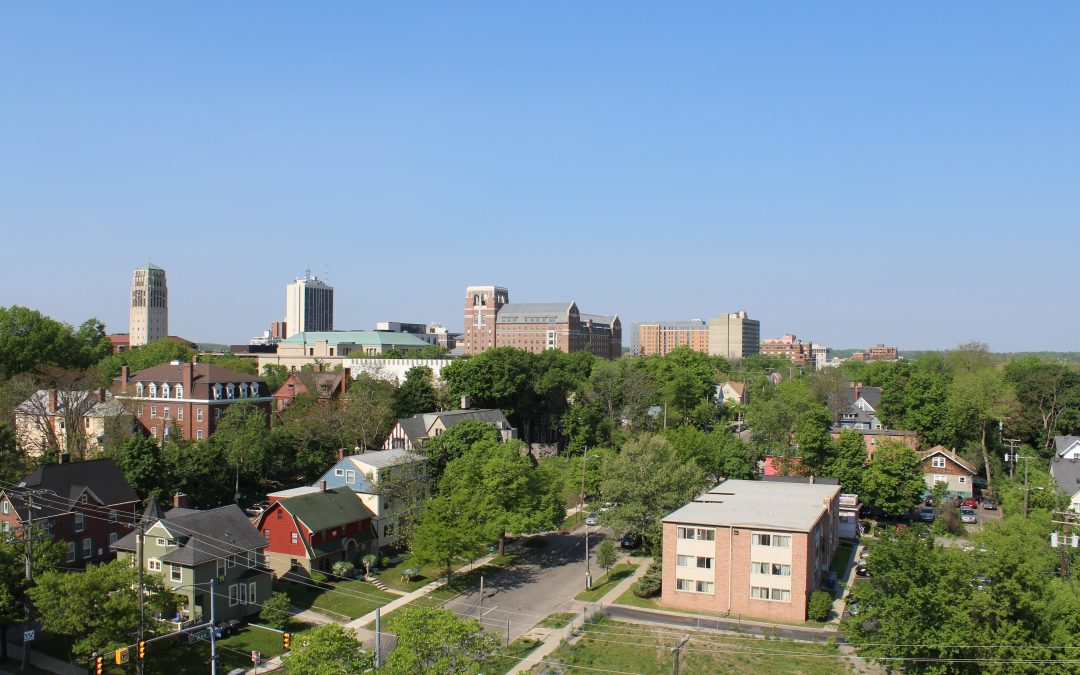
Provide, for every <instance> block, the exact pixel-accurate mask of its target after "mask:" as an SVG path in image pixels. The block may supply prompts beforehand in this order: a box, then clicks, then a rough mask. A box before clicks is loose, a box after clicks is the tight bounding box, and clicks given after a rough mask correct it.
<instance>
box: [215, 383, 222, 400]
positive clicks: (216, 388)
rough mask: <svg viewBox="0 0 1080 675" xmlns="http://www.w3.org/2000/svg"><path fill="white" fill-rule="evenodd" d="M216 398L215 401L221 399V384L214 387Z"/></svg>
mask: <svg viewBox="0 0 1080 675" xmlns="http://www.w3.org/2000/svg"><path fill="white" fill-rule="evenodd" d="M214 398H215V399H219V398H221V385H220V384H215V385H214Z"/></svg>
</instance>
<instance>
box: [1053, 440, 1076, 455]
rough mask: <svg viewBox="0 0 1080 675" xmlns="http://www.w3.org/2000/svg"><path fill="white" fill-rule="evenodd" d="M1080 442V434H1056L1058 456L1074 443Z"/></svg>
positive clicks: (1055, 448)
mask: <svg viewBox="0 0 1080 675" xmlns="http://www.w3.org/2000/svg"><path fill="white" fill-rule="evenodd" d="M1078 442H1080V436H1054V450H1056V451H1057V455H1058V457H1060V456H1062V455H1063V454H1065V452H1066V451H1068V449H1069V448H1071V447H1072V446H1073V444H1074V443H1078Z"/></svg>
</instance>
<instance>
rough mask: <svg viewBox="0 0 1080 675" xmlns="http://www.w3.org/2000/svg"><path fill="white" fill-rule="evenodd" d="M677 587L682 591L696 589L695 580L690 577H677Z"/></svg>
mask: <svg viewBox="0 0 1080 675" xmlns="http://www.w3.org/2000/svg"><path fill="white" fill-rule="evenodd" d="M675 588H676V590H680V591H692V590H694V582H693V581H690V580H689V579H676V580H675Z"/></svg>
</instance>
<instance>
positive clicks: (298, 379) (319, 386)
mask: <svg viewBox="0 0 1080 675" xmlns="http://www.w3.org/2000/svg"><path fill="white" fill-rule="evenodd" d="M351 379H352V378H351V373H350V372H349V369H348V368H345V369H344V370H339V371H332V372H326V373H323V372H306V373H305V372H299V373H292V374H290V375H289V379H287V380H285V381H284V382H282V383H281V386H280V387H278V390H277V391H275V392H274V403H275V405H274V410H276V411H277V412H281V411H282V410H284V409H285V408H287V407H288V406H289V405H290V404H291V403H292V402H293V401H295V400H296V397H297V396H300V395H301V394H311V395H312V396H314V397H315V398H316V399H317V400H318V401H319V403H325V402H327V401H332V400H334V399H341V398H344V396H345V390H346V389H347V388H348V386H349V381H350V380H351Z"/></svg>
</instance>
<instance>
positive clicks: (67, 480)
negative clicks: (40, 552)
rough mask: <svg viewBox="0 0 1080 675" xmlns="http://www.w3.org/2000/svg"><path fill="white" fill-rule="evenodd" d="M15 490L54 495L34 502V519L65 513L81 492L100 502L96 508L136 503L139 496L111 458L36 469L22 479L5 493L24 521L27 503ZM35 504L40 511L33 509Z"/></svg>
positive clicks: (51, 465) (48, 465)
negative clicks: (15, 486) (46, 491)
mask: <svg viewBox="0 0 1080 675" xmlns="http://www.w3.org/2000/svg"><path fill="white" fill-rule="evenodd" d="M19 488H25V489H34V490H51V491H52V492H53V493H55V496H53V495H48V496H45V497H43V498H41V499H38V500H35V504H34V506H35V509H34V517H35V518H47V517H49V516H55V515H58V514H61V513H67V512H69V511H70V510H71V508H72V507H73V506H74V505H75V503H76V502H78V500H79V497H80V496H82V494H83V492H85V491H89V493H90V494H92V495H93V496H94V497H95V498H96V499H97V500H100V502H101V504H100V505H101V506H105V507H110V506H116V505H120V504H130V503H132V502H137V501H139V495H137V494H135V491H134V490H132V489H131V485H129V484H128V482H127V479H126V478H124V472H123V471H121V470H120V467H118V466H117V465H116V462H114V461H113V460H111V459H91V460H87V461H85V462H65V463H63V464H46V465H45V466H41V467H38V469H37V470H35V471H34V472H33V473H32V474H30V475H29V476H27V477H26V478H24V479H22V480H21V481H20V482H19V484H18V487H17V488H16V489H14V490H7V491H6V492H7V495H8V498H9V499H10V500H11V503H12V505H13V506H14V507H15V510H16V512H17V513H18V514H19V518H20V519H23V520H25V519H26V517H27V515H28V514H27V504H26V500H24V499H23V498H22V497H21V496H20V495H19V494H18V490H19ZM39 505H40V507H41V508H40V510H39V509H38V508H37V507H38V506H39ZM132 515H134V514H132Z"/></svg>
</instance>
